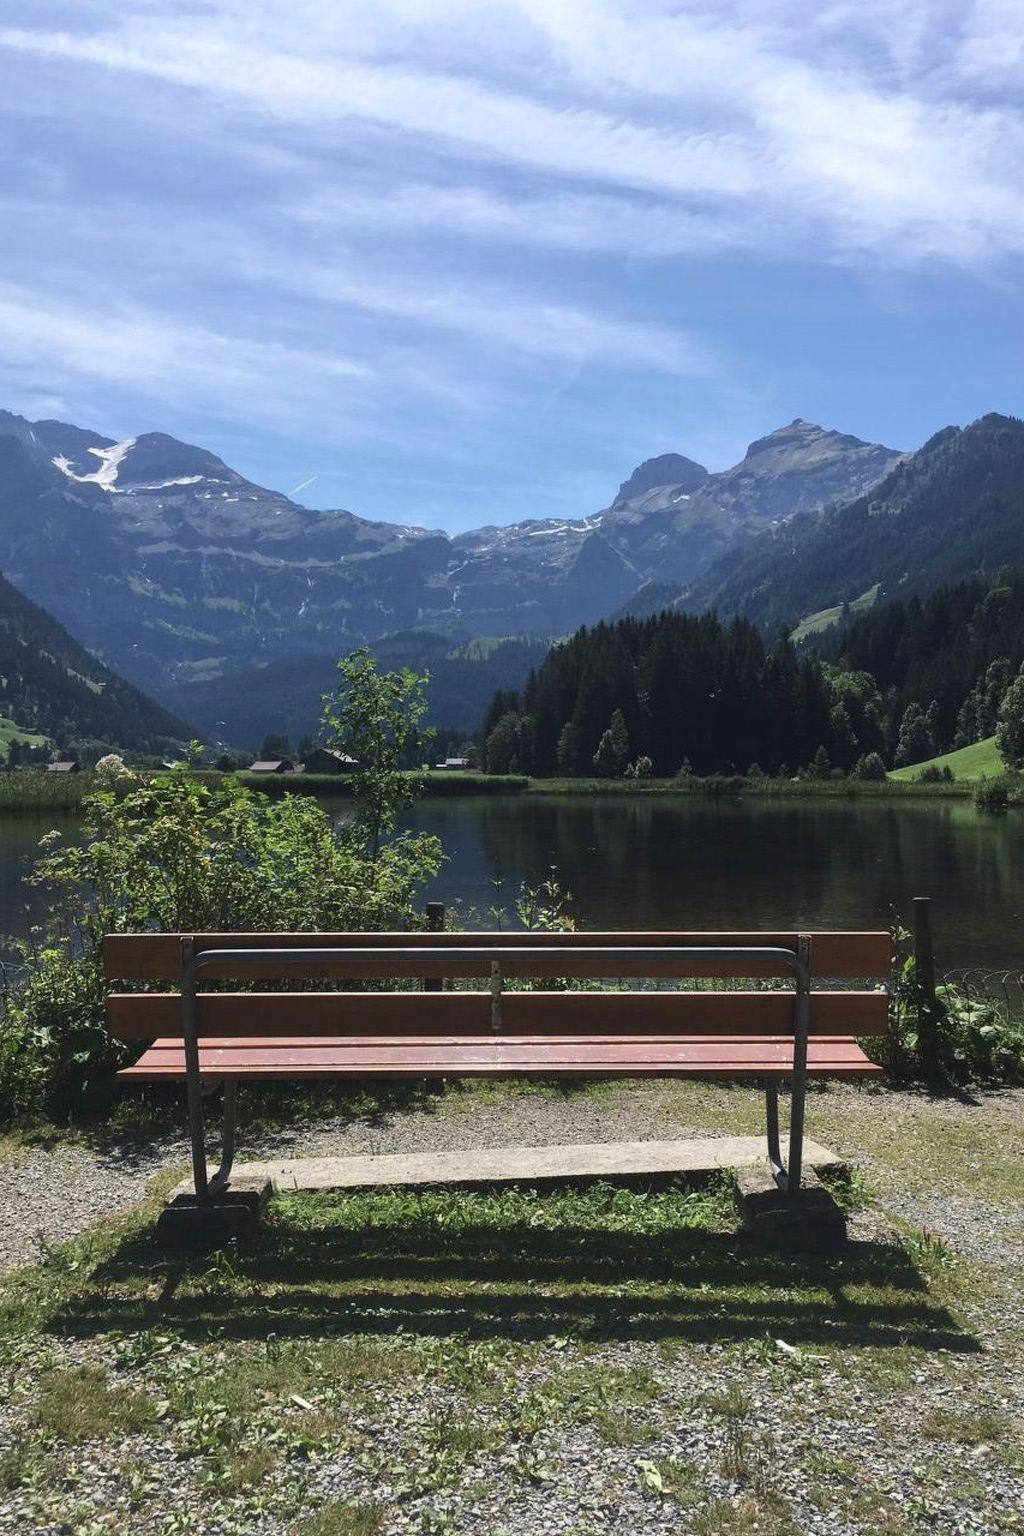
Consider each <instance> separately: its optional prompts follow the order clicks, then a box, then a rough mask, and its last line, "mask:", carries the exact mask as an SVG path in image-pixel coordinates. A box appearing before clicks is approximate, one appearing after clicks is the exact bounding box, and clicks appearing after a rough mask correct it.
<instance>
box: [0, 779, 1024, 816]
mask: <svg viewBox="0 0 1024 1536" xmlns="http://www.w3.org/2000/svg"><path fill="white" fill-rule="evenodd" d="M146 776H149V775H148V774H147V775H146ZM194 777H196V778H198V779H200V780H203V781H205V782H207V783H211V784H212V783H217V782H219V781H220V780H221V779H222V778H224V777H225V775H224V774H222V773H219V772H217V771H216V770H214V769H201V770H198V771H197V772H196V773H195V774H194ZM236 777H237V778H238V779H239V781H240V782H241V783H243V784H245V785H246V787H247V788H249V789H255V790H258V791H259V792H260V793H261V794H266V795H286V794H303V795H314V796H315V797H316V798H317V799H326V800H335V799H345V798H347V797H348V796H349V794H350V793H351V786H350V783H349V781H348V780H347V779H346V778H345V776H344V775H340V774H312V773H287V774H256V773H238V774H237V775H236ZM1004 780H1005V782H1006V784H1007V789H1008V804H1009V805H1011V806H1020V805H1024V778H1020V779H1018V778H1015V777H1014V776H1012V775H1006V776H1004ZM98 782H99V780H98V777H97V775H96V774H95V773H88V772H83V773H78V774H49V773H46V772H41V771H34V770H31V769H22V770H19V771H18V772H16V773H9V774H0V815H3V814H5V813H12V814H18V813H20V812H32V813H34V814H38V813H39V812H42V811H54V812H68V811H72V812H73V811H76V810H78V809H79V807H80V806H81V804H82V801H83V799H84V798H85V796H86V795H87V794H89V792H90V791H91V790H92V789H94V788H95V787H96V785H97V783H98ZM981 782H986V781H979V780H974V779H962V780H957V779H954V780H953V781H952V782H939V783H925V784H922V783H920V782H917V781H914V780H912V779H905V778H894V777H889V778H888V779H885V780H883V781H881V782H873V781H869V780H864V779H852V778H847V779H775V778H767V777H766V778H748V777H746V776H745V775H743V774H713V775H709V776H707V777H704V778H700V777H698V776H697V775H693V776H692V777H686V778H673V779H604V778H589V779H585V778H552V779H538V778H531V777H529V776H528V775H526V774H488V773H476V772H468V773H465V772H459V773H438V772H432V773H428V774H427V775H426V779H425V782H424V787H423V795H424V797H425V798H427V799H441V798H453V797H461V796H477V795H488V796H493V795H525V796H529V797H546V796H552V795H558V796H579V797H580V798H585V799H593V798H596V797H614V798H617V799H618V798H623V797H626V798H634V799H650V798H652V797H658V798H660V797H674V798H678V797H689V798H692V797H700V798H705V799H713V798H730V799H736V798H740V797H742V798H764V799H772V800H814V799H827V800H837V799H838V800H872V801H877V800H971V799H973V798H974V796H975V794H976V792H977V790H978V787H979V783H981Z"/></svg>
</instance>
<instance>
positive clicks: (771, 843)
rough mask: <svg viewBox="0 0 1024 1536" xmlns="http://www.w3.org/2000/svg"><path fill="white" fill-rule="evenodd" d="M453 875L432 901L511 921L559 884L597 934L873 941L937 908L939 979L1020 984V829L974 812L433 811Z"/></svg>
mask: <svg viewBox="0 0 1024 1536" xmlns="http://www.w3.org/2000/svg"><path fill="white" fill-rule="evenodd" d="M411 825H412V826H414V827H415V828H416V829H418V830H422V831H426V832H436V833H437V834H438V836H439V837H440V838H441V839H442V841H443V843H444V847H445V849H446V851H447V853H448V857H449V862H448V864H447V866H446V868H445V870H444V873H443V875H442V877H441V879H440V880H439V881H438V882H437V889H436V890H435V891H432V892H431V894H432V895H435V896H437V897H439V898H440V899H441V900H443V901H446V902H449V903H452V904H458V905H460V906H461V907H462V908H464V909H466V908H476V909H478V912H479V913H481V914H482V913H483V912H485V911H486V909H488V908H489V907H492V906H494V905H496V904H498V905H502V906H504V907H505V908H506V909H507V910H510V909H511V908H512V907H513V905H514V902H515V894H516V890H517V888H518V886H519V883H520V882H521V881H524V880H525V881H526V882H527V883H529V884H533V885H537V884H539V883H540V882H541V881H542V880H544V879H545V878H546V877H547V874H548V872H549V871H550V870H551V869H552V868H554V869H556V870H557V872H558V875H559V878H560V880H561V882H562V884H563V885H565V886H567V887H568V889H569V890H570V891H571V892H572V895H573V897H574V903H573V910H574V911H575V913H576V916H577V920H578V921H579V923H580V925H581V926H582V927H586V928H641V929H644V928H647V929H659V928H661V929H671V928H678V929H699V928H710V929H714V928H774V927H780V928H790V927H794V928H797V929H799V928H801V927H804V926H806V927H807V928H832V927H835V928H871V927H875V926H878V927H885V926H887V925H888V924H889V923H890V922H891V921H892V919H893V917H894V915H895V914H896V913H900V914H901V915H902V916H903V917H904V920H905V921H907V922H909V919H910V903H911V899H912V897H914V896H930V897H931V898H932V906H933V914H934V923H935V936H936V952H937V958H938V960H939V963H940V964H941V965H942V966H943V967H947V968H951V967H961V966H969V965H984V966H997V967H1005V968H1007V969H1015V970H1024V925H1022V921H1021V918H1022V914H1024V886H1022V879H1024V815H1022V814H1021V813H1020V812H1011V813H1010V814H1008V815H1006V816H1000V817H994V816H986V815H982V814H979V812H977V811H976V810H975V809H974V806H973V805H972V804H971V803H970V802H969V801H968V802H963V801H949V800H946V801H937V800H930V801H918V802H916V803H915V802H913V801H909V800H905V799H904V800H892V801H887V802H882V801H878V800H860V801H853V800H850V801H847V800H835V799H831V798H830V799H824V798H823V799H821V800H813V799H801V800H795V799H789V800H785V801H781V800H777V801H772V800H768V799H758V798H755V797H753V796H751V797H749V798H745V799H742V800H736V801H728V802H723V801H719V800H708V799H703V798H698V797H695V796H694V797H682V796H680V797H679V798H675V797H672V798H655V797H653V796H652V797H650V798H646V799H645V798H641V797H637V798H635V799H633V798H625V797H618V796H616V797H614V798H612V797H608V798H607V799H599V798H594V799H591V798H583V797H574V796H551V797H548V796H544V797H540V796H513V797H508V798H505V797H502V798H500V799H499V798H495V799H491V798H488V797H481V798H479V799H470V798H469V797H467V798H466V799H460V800H424V801H421V802H420V804H419V805H418V806H417V807H416V808H415V812H414V815H413V817H412V818H411Z"/></svg>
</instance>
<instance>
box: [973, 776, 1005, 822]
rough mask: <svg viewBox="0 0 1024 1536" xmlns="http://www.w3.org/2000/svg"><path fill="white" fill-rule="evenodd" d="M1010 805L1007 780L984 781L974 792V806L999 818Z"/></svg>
mask: <svg viewBox="0 0 1024 1536" xmlns="http://www.w3.org/2000/svg"><path fill="white" fill-rule="evenodd" d="M1009 803H1010V789H1009V785H1008V784H1007V782H1006V780H1005V779H983V780H982V782H981V783H980V784H979V785H978V788H977V789H976V790H975V792H974V804H975V806H976V807H977V809H978V810H979V811H987V812H988V814H989V815H990V816H999V815H1001V814H1002V813H1003V812H1004V811H1005V810H1006V808H1007V806H1008V805H1009Z"/></svg>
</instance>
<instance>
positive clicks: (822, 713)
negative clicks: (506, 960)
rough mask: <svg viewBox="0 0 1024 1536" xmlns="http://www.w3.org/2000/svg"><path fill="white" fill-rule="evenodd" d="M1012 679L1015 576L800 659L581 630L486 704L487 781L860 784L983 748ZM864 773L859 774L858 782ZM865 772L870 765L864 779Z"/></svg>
mask: <svg viewBox="0 0 1024 1536" xmlns="http://www.w3.org/2000/svg"><path fill="white" fill-rule="evenodd" d="M1022 664H1024V572H1021V571H1019V570H1015V569H1013V568H1011V567H1006V568H1004V569H1003V570H1001V571H999V572H998V573H997V574H996V575H995V576H994V577H993V578H991V579H989V580H986V581H971V582H962V583H960V584H959V585H957V586H955V587H950V588H946V589H944V590H942V591H939V592H937V593H934V594H932V595H931V596H930V597H927V598H917V597H912V598H907V599H905V600H903V601H900V602H895V603H886V604H883V605H882V606H881V607H879V608H877V609H875V610H873V611H872V612H870V613H867V614H865V615H864V616H863V617H861V618H858V619H856V620H855V621H854V622H853V623H852V624H850V626H849V627H848V628H847V629H846V630H845V632H843V633H836V634H834V635H831V636H826V637H825V638H824V639H823V640H821V641H820V642H819V644H818V646H817V648H816V649H815V650H804V651H802V650H800V649H798V648H796V647H794V646H793V644H792V643H791V642H790V641H789V640H788V639H787V638H785V637H782V638H780V639H779V640H778V641H777V642H776V643H775V644H774V645H773V646H770V647H768V646H766V645H765V644H764V642H763V640H762V638H761V636H760V633H759V631H758V630H757V629H756V628H755V626H754V625H753V624H752V623H751V622H750V621H749V620H748V619H736V620H733V622H732V623H731V624H728V625H725V624H723V623H722V622H721V621H720V620H719V619H718V618H717V617H716V616H715V615H714V614H704V615H702V616H700V617H693V616H690V615H687V614H682V613H678V612H674V611H668V612H662V613H659V614H656V615H654V616H652V617H650V618H644V619H641V618H632V617H627V618H624V619H621V620H619V621H618V622H617V623H614V624H599V625H597V626H596V627H595V628H593V629H582V630H580V631H579V632H578V633H577V634H575V635H574V636H573V637H572V639H571V640H569V641H567V642H566V643H565V644H563V645H558V646H556V647H555V648H554V649H553V650H552V651H551V653H550V655H549V656H548V659H547V660H546V661H545V663H544V665H543V666H542V667H541V668H540V669H539V670H538V671H537V672H536V673H535V674H534V675H533V676H532V677H531V678H530V679H529V681H528V682H527V685H526V687H525V688H524V689H523V690H522V691H521V692H519V693H514V692H506V693H501V694H498V695H496V696H495V698H494V699H493V700H492V702H491V707H490V709H489V711H488V714H487V716H486V718H485V720H484V724H483V730H482V744H483V746H484V751H485V759H486V762H487V766H488V767H489V768H491V769H492V770H493V771H508V770H512V771H515V770H518V771H522V772H532V773H536V774H540V775H551V774H556V773H562V774H569V775H589V774H593V773H595V772H596V773H599V774H608V775H612V776H621V775H622V774H623V773H625V772H627V771H628V770H630V769H632V771H633V772H636V771H637V769H636V764H637V762H638V761H639V760H646V759H649V764H648V763H646V762H644V763H643V767H642V771H643V772H650V773H653V774H655V775H657V776H664V775H668V774H674V773H676V772H677V771H678V770H679V769H680V767H682V766H683V765H684V763H686V762H689V764H690V765H691V767H692V768H693V770H694V771H695V772H696V773H734V772H744V771H746V770H747V768H748V767H749V766H750V764H751V763H756V764H757V765H758V766H759V767H761V768H762V769H764V770H766V771H768V772H773V773H776V772H778V771H779V770H780V769H781V768H785V769H788V770H790V771H792V770H796V769H802V768H807V769H809V770H811V771H813V772H815V773H825V772H832V771H834V770H836V769H841V770H844V771H849V770H851V769H854V768H856V769H857V771H859V772H864V771H865V765H864V762H863V759H864V758H865V757H866V756H871V755H872V754H878V755H879V757H880V758H881V759H882V761H883V762H884V763H885V765H886V766H889V767H892V766H895V767H899V766H901V765H904V764H908V763H915V762H920V761H923V760H924V759H926V758H930V757H932V756H934V755H935V754H936V753H940V752H945V751H948V750H950V749H951V748H954V747H962V746H967V745H969V744H970V743H972V742H976V741H981V740H983V739H985V738H987V737H991V736H992V735H993V734H994V732H995V731H996V729H997V726H998V724H999V721H1000V719H1001V717H1002V712H1003V711H1002V706H1003V700H1004V697H1005V695H1006V692H1007V689H1008V688H1009V686H1010V684H1011V683H1012V682H1013V680H1014V678H1015V677H1016V676H1017V674H1018V672H1019V671H1020V668H1021V666H1022ZM869 771H870V770H869ZM874 771H875V772H877V766H876V767H875V769H874Z"/></svg>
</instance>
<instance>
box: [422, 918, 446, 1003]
mask: <svg viewBox="0 0 1024 1536" xmlns="http://www.w3.org/2000/svg"><path fill="white" fill-rule="evenodd" d="M427 932H428V933H443V932H444V902H443V901H428V902H427ZM423 990H424V992H443V991H444V982H443V981H442V979H441V977H440V976H427V977H425V978H424V981H423Z"/></svg>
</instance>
